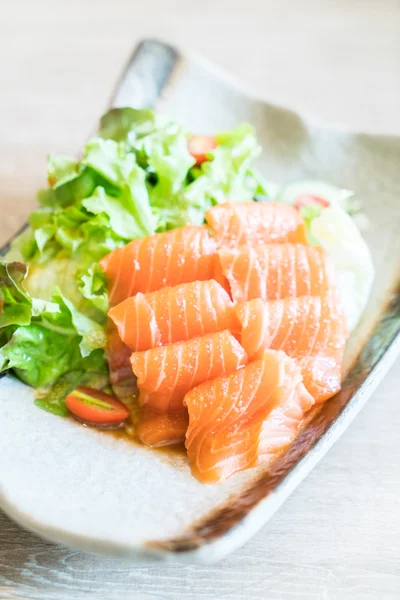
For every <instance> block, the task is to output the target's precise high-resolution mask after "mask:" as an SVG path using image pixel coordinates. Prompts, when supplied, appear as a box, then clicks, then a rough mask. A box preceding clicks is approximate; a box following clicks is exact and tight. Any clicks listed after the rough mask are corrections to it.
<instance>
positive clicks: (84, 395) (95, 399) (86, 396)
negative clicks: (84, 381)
mask: <svg viewBox="0 0 400 600" xmlns="http://www.w3.org/2000/svg"><path fill="white" fill-rule="evenodd" d="M65 404H66V406H67V408H68V410H69V411H70V412H71V413H72V414H73V415H74V416H75V417H77V418H78V419H80V420H81V421H85V423H88V424H90V425H102V426H106V425H115V424H119V423H122V422H123V421H125V419H127V418H128V417H129V409H128V407H127V406H125V404H124V403H123V402H121V401H120V400H118V399H117V398H115V397H114V396H110V395H109V394H105V393H104V392H101V391H100V390H95V389H93V388H90V387H85V386H82V385H79V386H78V387H77V388H76V389H75V390H74V391H73V392H71V394H69V395H68V396H67V398H66V401H65Z"/></svg>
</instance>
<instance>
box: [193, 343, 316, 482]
mask: <svg viewBox="0 0 400 600" xmlns="http://www.w3.org/2000/svg"><path fill="white" fill-rule="evenodd" d="M184 403H185V405H186V406H187V408H188V411H189V427H188V430H187V432H186V448H187V452H188V457H189V461H190V465H191V469H192V473H193V475H195V477H197V478H198V479H199V480H200V481H202V482H204V483H213V482H221V481H223V480H224V479H226V478H227V477H229V476H231V475H233V474H234V473H235V472H237V471H240V470H242V469H246V468H248V467H251V466H254V465H256V464H258V463H259V462H260V460H262V457H263V456H264V455H266V454H269V453H270V451H271V450H270V448H269V447H268V445H267V442H266V435H265V431H268V427H267V424H268V420H269V419H273V421H271V423H272V422H273V423H274V425H273V427H272V432H271V431H270V435H272V433H273V434H274V435H276V437H279V436H280V435H281V432H282V435H281V437H282V440H283V445H284V446H286V445H287V443H288V441H287V440H288V439H289V437H290V440H291V439H292V438H293V437H294V436H295V435H296V433H297V431H298V427H299V423H300V420H301V419H299V416H300V415H301V417H302V416H303V415H304V413H305V412H306V410H308V409H309V408H310V407H311V406H312V405H313V404H314V400H313V398H312V396H311V395H310V394H309V393H308V392H307V390H306V389H305V387H304V385H303V382H302V375H301V369H300V367H299V366H298V365H297V364H296V363H295V361H294V360H293V359H291V358H289V357H288V356H287V355H286V354H285V353H284V352H282V351H279V352H277V351H273V350H267V351H265V353H264V354H263V357H262V358H261V359H260V360H257V361H255V362H253V363H250V364H249V365H247V366H246V367H243V368H242V369H239V370H238V371H236V372H235V373H233V374H231V375H229V376H227V377H217V378H216V379H213V380H210V381H207V382H205V383H203V384H201V385H199V386H198V387H196V388H194V389H193V390H191V391H190V392H189V393H188V394H186V396H185V400H184ZM289 405H290V406H291V411H293V414H294V413H295V414H296V416H295V418H293V417H292V416H291V415H290V412H291V411H289V410H288V413H289V414H288V416H287V418H286V415H285V414H284V412H283V410H282V409H283V407H285V406H286V407H288V406H289ZM279 409H281V413H282V415H284V416H285V422H284V423H281V422H280V421H277V420H276V418H275V417H276V414H277V412H276V411H278V410H279ZM295 409H296V410H295ZM290 419H292V422H290ZM270 429H271V427H270ZM283 430H285V433H284V434H283ZM289 430H290V431H291V433H292V435H290V436H289V433H288V431H289ZM277 449H278V448H277V444H274V451H276V450H277Z"/></svg>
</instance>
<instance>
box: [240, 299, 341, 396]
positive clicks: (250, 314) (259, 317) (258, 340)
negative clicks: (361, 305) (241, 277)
mask: <svg viewBox="0 0 400 600" xmlns="http://www.w3.org/2000/svg"><path fill="white" fill-rule="evenodd" d="M237 314H238V318H239V321H240V323H241V325H242V332H241V338H240V339H241V344H242V346H243V347H244V348H245V350H246V352H247V353H248V355H249V358H257V356H259V355H260V354H262V353H263V351H264V350H265V349H268V348H271V349H273V350H283V351H284V352H286V354H288V356H291V357H292V358H296V359H297V360H298V362H299V364H300V366H301V367H302V370H303V380H304V385H305V386H306V388H307V389H308V391H309V392H310V393H311V394H312V395H313V397H314V399H315V401H316V402H322V401H324V400H327V399H328V398H330V397H331V396H333V395H334V394H335V393H336V392H338V391H339V390H340V387H341V364H342V360H343V353H344V348H345V344H346V341H347V338H348V331H347V326H346V319H345V316H344V312H343V309H342V307H341V305H340V302H339V301H338V299H337V298H336V296H332V295H327V296H325V297H320V296H301V297H299V298H286V299H284V300H275V301H272V302H263V301H262V300H261V299H255V300H250V301H249V302H246V303H244V304H241V305H239V306H238V307H237Z"/></svg>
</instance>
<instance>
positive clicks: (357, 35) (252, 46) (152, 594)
mask: <svg viewBox="0 0 400 600" xmlns="http://www.w3.org/2000/svg"><path fill="white" fill-rule="evenodd" d="M0 25H1V35H0V90H1V93H0V215H1V216H0V243H2V242H4V241H5V240H6V238H7V237H8V236H9V235H11V234H12V233H13V232H14V231H15V229H16V228H17V227H18V226H19V225H20V224H22V222H23V221H24V220H25V217H26V215H27V213H28V212H29V210H30V209H32V208H33V207H34V206H35V190H36V189H37V188H38V187H39V186H40V185H42V184H43V183H44V177H45V155H46V153H47V152H48V151H49V150H51V151H55V152H63V153H73V152H75V151H77V150H78V149H79V147H80V145H81V143H82V141H83V140H84V138H85V136H86V135H87V134H88V132H89V131H90V129H91V128H92V126H93V125H94V124H95V121H96V119H97V117H98V116H99V115H100V114H101V111H102V109H103V107H104V106H105V103H106V100H107V97H108V94H109V91H110V88H111V86H112V84H113V82H114V79H115V77H116V76H117V75H118V72H119V70H120V68H121V65H122V63H123V61H124V60H125V58H126V57H127V55H128V54H129V52H130V51H131V49H132V47H133V45H134V44H135V43H136V42H137V41H138V40H139V39H140V38H142V37H145V36H153V37H161V38H164V39H166V40H169V41H171V42H173V43H176V44H179V45H183V46H186V47H188V48H189V49H191V50H195V51H198V52H201V53H203V54H204V55H206V56H207V57H209V58H210V59H212V60H214V61H215V62H217V63H219V64H220V65H221V66H223V67H225V68H227V69H228V70H230V71H231V72H232V73H233V74H235V75H236V76H238V77H239V78H241V79H242V80H244V81H246V82H248V84H250V85H251V86H252V87H253V88H254V89H255V90H256V91H257V92H258V93H259V94H261V95H262V96H264V97H266V98H268V99H270V100H272V101H275V102H279V103H283V104H286V105H289V106H294V107H296V108H298V109H300V110H302V111H306V112H309V113H312V114H314V115H316V116H319V117H321V118H323V119H325V120H329V121H332V122H338V123H343V124H346V125H347V126H349V127H351V128H354V129H360V130H369V131H382V132H387V133H397V134H400V111H399V106H400V5H399V3H398V0H375V1H374V0H370V1H369V2H366V1H365V0H364V1H363V0H336V1H335V0H302V2H298V1H296V0H279V2H277V1H275V0H247V1H246V2H240V3H239V2H237V1H236V0H202V2H198V3H194V2H190V1H188V0H174V1H173V0H171V2H166V1H165V0H146V2H143V3H139V2H135V1H134V0H130V1H124V0H112V1H111V0H109V1H102V0H98V1H97V2H90V0H80V1H78V0H69V1H68V2H66V1H59V2H53V1H50V0H36V2H32V1H30V0H26V1H25V2H24V1H22V0H13V2H11V1H9V2H6V1H5V0H4V2H3V3H1V5H0ZM399 206H400V205H399ZM399 370H400V361H398V362H397V364H396V365H395V366H394V368H393V369H392V370H391V372H390V374H389V375H388V376H387V378H386V379H385V381H384V382H383V383H382V384H381V386H380V387H379V389H378V391H377V392H376V393H375V394H374V396H373V397H372V399H371V400H370V402H369V404H368V405H367V407H366V408H365V409H364V411H363V412H362V414H361V415H360V416H359V417H358V418H357V420H356V422H355V423H354V424H353V425H352V426H351V428H350V429H349V430H348V431H347V433H346V434H345V435H344V436H343V437H342V438H341V440H340V441H339V442H338V443H337V445H336V447H335V448H334V449H333V450H331V451H330V453H329V454H328V456H327V457H326V458H325V459H324V460H323V461H322V463H321V464H319V466H318V467H317V468H316V469H315V470H314V471H313V473H312V474H311V475H310V476H309V477H308V479H307V480H306V481H305V482H304V483H303V484H302V486H301V487H300V488H299V489H298V490H297V491H296V492H295V494H294V495H293V497H292V498H291V499H290V500H289V501H288V502H287V503H286V505H285V506H284V507H283V508H282V509H281V510H280V511H279V513H278V514H277V515H276V516H275V518H274V519H273V520H272V521H271V522H270V523H269V524H268V525H267V526H266V527H265V528H264V529H263V531H262V532H261V533H259V534H258V536H256V537H255V538H254V539H253V540H252V541H251V542H249V543H248V544H247V545H246V546H245V547H244V548H243V549H242V550H239V551H238V552H236V553H235V554H234V555H233V556H232V557H230V558H229V559H227V560H225V561H224V562H222V563H220V564H218V565H216V566H196V567H194V566H184V567H176V566H173V567H172V566H171V567H162V566H161V567H159V566H155V565H151V566H139V567H138V566H132V565H130V564H127V563H122V562H120V561H116V560H112V559H105V558H99V557H95V556H89V555H85V554H82V553H79V552H74V551H72V550H68V549H65V548H61V547H57V546H53V545H50V544H46V543H44V542H42V541H41V540H39V539H37V538H36V537H34V536H32V535H30V534H28V533H26V532H24V531H22V530H21V529H20V528H19V527H17V526H16V525H14V524H13V523H12V522H11V521H10V520H9V519H8V518H6V517H5V516H4V515H2V514H0V599H1V600H6V599H7V600H8V599H10V600H11V599H12V600H15V599H17V598H18V599H21V600H22V599H24V600H34V599H40V600H50V599H52V600H53V599H54V600H61V599H66V598H68V599H73V600H77V599H82V600H83V599H84V598H88V597H94V598H97V599H99V600H114V599H115V600H116V599H120V598H121V599H124V600H128V599H131V598H132V599H135V600H141V599H143V600H144V599H146V600H149V599H154V600H155V599H160V598H165V599H170V600H179V599H185V600H192V599H200V598H204V599H206V600H210V599H212V598H213V599H216V600H230V599H238V600H247V599H250V598H251V599H252V600H253V599H254V598H259V599H267V598H268V600H275V599H280V600H286V599H289V598H290V599H291V598H304V599H306V600H311V599H314V598H315V599H317V598H318V599H319V598H320V599H329V600H330V599H340V600H342V599H347V598H348V599H350V598H351V599H352V600H358V599H360V600H361V599H362V600H365V599H367V600H368V599H371V600H372V599H374V600H375V599H384V600H389V599H393V600H395V599H398V598H399V597H400V565H399V556H400V520H399V508H400V502H399V496H400V468H399V464H400V444H399V435H398V432H399V430H400V411H399V408H398V406H399V383H400V380H399Z"/></svg>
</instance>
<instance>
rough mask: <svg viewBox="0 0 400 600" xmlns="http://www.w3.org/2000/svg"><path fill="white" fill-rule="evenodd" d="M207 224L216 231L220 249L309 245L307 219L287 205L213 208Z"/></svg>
mask: <svg viewBox="0 0 400 600" xmlns="http://www.w3.org/2000/svg"><path fill="white" fill-rule="evenodd" d="M206 221H207V223H208V224H209V226H210V227H211V229H212V230H213V231H214V237H215V241H216V242H217V245H218V246H230V247H236V246H239V245H240V244H252V245H255V244H268V243H272V242H276V243H281V242H293V243H298V244H306V243H307V235H306V227H305V223H304V219H303V218H302V217H301V215H300V214H299V212H298V211H297V210H296V209H295V208H293V207H292V206H289V205H288V204H279V203H277V202H253V201H251V202H226V203H225V204H219V205H217V206H214V207H213V208H210V210H209V211H207V213H206Z"/></svg>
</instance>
